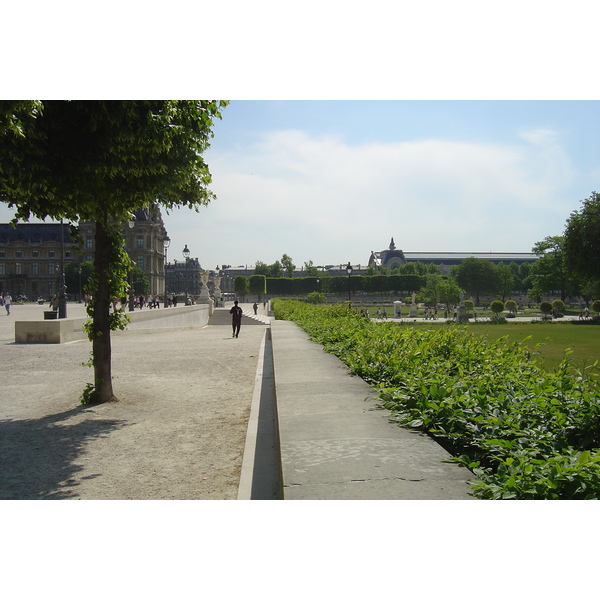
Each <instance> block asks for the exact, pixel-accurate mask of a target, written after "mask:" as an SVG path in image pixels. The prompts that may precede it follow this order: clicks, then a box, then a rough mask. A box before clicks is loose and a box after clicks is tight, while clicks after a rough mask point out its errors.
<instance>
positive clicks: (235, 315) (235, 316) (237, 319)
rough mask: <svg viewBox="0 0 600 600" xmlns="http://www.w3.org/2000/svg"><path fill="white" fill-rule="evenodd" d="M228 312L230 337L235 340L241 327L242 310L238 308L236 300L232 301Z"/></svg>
mask: <svg viewBox="0 0 600 600" xmlns="http://www.w3.org/2000/svg"><path fill="white" fill-rule="evenodd" d="M229 312H230V314H231V325H232V327H233V336H232V337H234V338H236V337H238V336H239V335H240V327H241V326H242V309H241V307H240V306H238V301H237V300H235V301H234V303H233V306H232V307H231V310H230V311H229Z"/></svg>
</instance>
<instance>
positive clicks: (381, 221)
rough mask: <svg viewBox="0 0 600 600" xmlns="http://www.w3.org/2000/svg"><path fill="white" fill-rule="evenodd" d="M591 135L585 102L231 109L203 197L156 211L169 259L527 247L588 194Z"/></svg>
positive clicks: (598, 108)
mask: <svg viewBox="0 0 600 600" xmlns="http://www.w3.org/2000/svg"><path fill="white" fill-rule="evenodd" d="M599 139H600V102H598V101H549V100H545V101H442V100H431V101H410V100H386V101H375V100H367V101H354V100H340V101H336V100H324V101H294V100H278V101H262V100H233V101H232V102H231V104H230V105H229V106H228V107H227V108H226V109H225V110H224V111H223V118H222V120H221V121H217V122H216V123H215V126H214V138H213V140H212V143H211V148H210V149H209V151H208V152H207V155H206V157H207V160H208V163H209V165H210V169H211V173H212V176H213V184H212V186H211V187H212V190H213V191H214V192H215V193H216V195H217V199H216V200H215V201H213V202H212V203H211V204H210V205H209V206H207V207H202V208H201V209H200V212H199V213H196V212H194V211H189V210H188V209H182V210H178V211H174V212H172V213H170V214H168V215H167V214H165V215H164V219H165V223H166V226H167V230H168V233H169V236H170V237H171V240H172V242H171V247H170V249H169V259H170V260H173V259H174V258H176V259H181V258H182V257H181V250H182V249H183V247H184V245H185V244H187V245H188V247H189V249H190V251H191V253H192V256H194V257H198V259H199V260H200V263H201V264H202V266H203V267H204V268H210V269H214V268H215V267H216V266H217V265H219V266H221V265H223V264H230V265H234V266H237V265H253V264H254V263H255V261H257V260H261V261H263V262H266V263H272V262H274V261H275V260H277V259H279V258H281V256H282V255H283V254H284V253H286V254H288V255H290V256H291V257H292V259H293V260H294V262H295V264H296V265H298V266H301V265H303V264H304V262H307V261H309V260H312V261H313V262H314V263H315V264H317V265H324V264H339V263H346V262H348V261H351V262H352V263H353V264H365V263H366V262H367V261H368V258H369V255H370V252H371V250H383V249H384V248H386V247H387V246H388V244H389V242H390V238H392V237H393V238H394V240H395V242H396V245H397V247H399V248H401V249H403V250H406V251H443V250H446V251H498V252H500V251H502V252H529V251H530V250H531V248H532V246H533V245H534V244H535V243H536V242H538V241H540V240H542V239H543V238H544V237H546V236H549V235H560V234H561V233H562V231H563V229H564V225H565V221H566V219H567V218H568V216H569V214H570V213H571V211H573V210H576V209H577V208H579V205H580V200H582V199H584V198H586V197H588V196H589V195H590V193H591V192H592V191H596V190H600V185H599V184H598V183H599V181H600V145H599V144H598V140H599ZM0 215H1V216H2V220H3V221H6V220H8V218H9V217H10V214H9V212H8V210H7V209H6V207H4V206H2V207H1V208H0Z"/></svg>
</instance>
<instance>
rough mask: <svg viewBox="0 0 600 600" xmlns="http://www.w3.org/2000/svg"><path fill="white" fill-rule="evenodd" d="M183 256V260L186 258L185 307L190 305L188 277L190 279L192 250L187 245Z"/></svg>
mask: <svg viewBox="0 0 600 600" xmlns="http://www.w3.org/2000/svg"><path fill="white" fill-rule="evenodd" d="M181 254H183V258H185V305H186V306H187V305H188V277H189V271H188V269H189V266H190V265H189V261H190V250H189V248H188V247H187V244H186V245H185V247H184V248H183V250H182V252H181Z"/></svg>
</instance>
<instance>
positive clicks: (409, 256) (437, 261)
mask: <svg viewBox="0 0 600 600" xmlns="http://www.w3.org/2000/svg"><path fill="white" fill-rule="evenodd" d="M471 257H473V258H478V259H479V260H489V261H490V262H492V263H494V264H498V263H500V262H502V263H504V264H505V265H508V264H510V263H511V262H515V263H516V264H518V265H520V264H522V263H526V262H527V263H533V262H535V261H536V260H537V259H538V256H537V255H536V254H533V252H403V251H402V250H398V249H397V248H396V244H395V243H394V238H392V240H391V242H390V245H389V247H388V248H387V250H382V251H380V252H373V251H371V256H370V257H369V267H375V268H376V269H378V268H379V267H381V266H384V267H386V269H387V271H388V273H390V272H391V271H392V269H395V268H399V267H401V266H402V265H404V264H406V263H407V262H422V263H426V264H429V263H433V264H434V265H437V266H438V267H440V271H441V273H442V275H447V274H448V273H450V268H451V267H452V266H454V265H460V264H461V263H462V261H463V260H465V258H471Z"/></svg>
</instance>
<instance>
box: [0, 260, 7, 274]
mask: <svg viewBox="0 0 600 600" xmlns="http://www.w3.org/2000/svg"><path fill="white" fill-rule="evenodd" d="M0 275H6V266H5V264H4V263H0Z"/></svg>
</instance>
